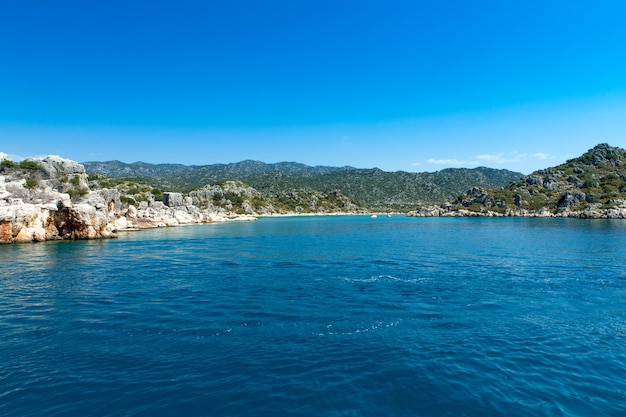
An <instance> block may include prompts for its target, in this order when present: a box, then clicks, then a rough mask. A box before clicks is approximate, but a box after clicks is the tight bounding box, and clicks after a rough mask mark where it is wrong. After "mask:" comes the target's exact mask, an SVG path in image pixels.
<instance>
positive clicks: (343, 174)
mask: <svg viewBox="0 0 626 417" xmlns="http://www.w3.org/2000/svg"><path fill="white" fill-rule="evenodd" d="M83 165H84V166H85V169H86V171H87V173H88V174H98V175H102V176H105V177H109V178H116V179H122V178H124V179H132V180H135V181H137V182H142V183H147V184H149V185H151V186H152V187H155V188H158V189H161V190H163V191H178V192H189V191H191V190H195V189H199V188H201V187H203V186H205V185H207V184H218V183H223V182H225V181H240V182H242V183H245V184H247V185H249V186H251V187H253V188H255V189H257V190H258V191H259V192H260V193H261V194H262V195H264V196H266V197H273V196H276V195H278V194H284V193H289V192H302V191H314V192H323V193H329V192H334V191H339V192H341V193H342V194H343V195H345V196H347V197H349V198H350V199H352V200H353V201H355V202H356V203H357V204H359V205H361V206H363V207H367V208H369V209H374V210H376V209H379V210H383V209H384V210H388V209H392V210H402V211H405V210H410V209H413V208H415V207H416V206H418V205H422V204H440V203H444V202H446V201H450V200H452V199H454V198H456V197H457V196H458V195H459V194H461V193H463V192H465V191H467V190H469V189H471V188H472V187H483V188H501V187H504V186H506V185H507V184H509V183H510V182H511V181H516V180H519V179H520V178H521V177H522V174H521V173H519V172H513V171H509V170H505V169H493V168H485V167H478V168H474V169H466V168H449V169H444V170H441V171H437V172H421V173H414V172H405V171H396V172H386V171H383V170H380V169H378V168H371V169H359V168H354V167H350V166H344V167H331V166H308V165H305V164H301V163H296V162H280V163H274V164H268V163H264V162H261V161H253V160H246V161H242V162H237V163H230V164H212V165H201V166H198V165H182V164H149V163H145V162H135V163H131V164H128V163H124V162H120V161H106V162H84V163H83Z"/></svg>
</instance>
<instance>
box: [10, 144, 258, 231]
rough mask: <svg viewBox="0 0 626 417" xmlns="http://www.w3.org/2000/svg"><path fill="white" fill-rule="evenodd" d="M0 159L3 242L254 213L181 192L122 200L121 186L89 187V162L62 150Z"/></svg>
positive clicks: (222, 218) (183, 222)
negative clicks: (160, 198) (56, 153)
mask: <svg viewBox="0 0 626 417" xmlns="http://www.w3.org/2000/svg"><path fill="white" fill-rule="evenodd" d="M0 164H1V165H0V243H14V242H31V241H44V240H55V239H98V238H108V237H113V236H115V232H116V231H119V230H129V229H144V228H151V227H163V226H176V225H180V224H190V223H207V222H221V221H228V220H233V219H237V220H251V219H254V218H255V217H254V216H250V215H249V216H236V215H234V214H233V213H229V212H228V211H227V210H225V209H223V208H220V209H216V208H215V207H213V206H211V205H208V204H207V205H205V206H204V207H198V206H195V205H194V204H193V197H184V198H183V196H182V195H181V194H177V193H164V194H163V201H155V200H154V198H151V199H149V200H148V201H142V202H139V203H137V205H133V204H128V203H123V202H122V201H121V194H120V191H119V190H117V189H109V188H104V189H97V190H92V189H90V187H89V180H88V177H87V174H86V173H85V168H84V167H83V166H82V165H81V164H79V163H77V162H74V161H71V160H69V159H64V158H60V157H58V156H46V157H43V158H31V159H27V160H25V161H22V162H21V163H20V164H16V163H14V162H12V161H11V160H10V159H8V157H7V155H6V154H2V153H0Z"/></svg>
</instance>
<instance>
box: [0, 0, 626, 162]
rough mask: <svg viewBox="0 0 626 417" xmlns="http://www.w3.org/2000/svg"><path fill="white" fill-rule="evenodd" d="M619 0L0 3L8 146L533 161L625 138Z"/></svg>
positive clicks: (0, 136) (0, 109)
mask: <svg viewBox="0 0 626 417" xmlns="http://www.w3.org/2000/svg"><path fill="white" fill-rule="evenodd" d="M625 18H626V3H624V2H622V1H603V2H594V3H592V2H587V1H579V2H572V1H567V2H566V1H550V2H545V1H541V2H540V1H524V2H509V1H480V0H476V1H472V2H469V1H434V0H431V1H420V0H414V1H389V2H382V1H339V0H335V1H324V0H321V1H315V2H298V1H286V0H285V1H272V0H268V1H238V0H230V1H195V2H190V1H184V0H183V1H176V2H162V1H150V2H147V1H146V2H141V1H124V2H121V1H120V2H118V1H106V2H103V1H102V2H101V1H93V2H85V1H63V0H59V1H28V0H24V1H4V2H2V4H0V151H2V152H5V153H7V154H9V155H12V156H14V157H21V156H36V155H46V154H57V155H61V156H63V157H66V158H70V159H74V160H77V161H81V162H83V161H89V160H112V159H118V160H121V161H125V162H134V161H138V160H141V161H145V162H154V163H159V162H176V163H184V164H210V163H226V162H236V161H241V160H244V159H256V160H261V161H265V162H279V161H297V162H302V163H306V164H309V165H336V166H343V165H351V166H356V167H362V168H371V167H379V168H381V169H384V170H389V171H395V170H405V171H434V170H439V169H442V168H446V167H475V166H480V165H482V166H490V167H495V168H507V169H511V170H516V171H521V172H523V173H529V172H531V171H533V170H535V169H539V168H544V167H548V166H553V165H557V164H559V163H562V162H564V161H565V160H566V159H568V158H571V157H574V156H578V155H580V154H581V153H583V152H585V151H586V150H587V149H589V148H591V147H593V146H594V145H596V144H598V143H601V142H607V143H609V144H611V145H614V146H620V147H625V148H626V46H625V45H626V25H624V23H623V22H624V19H625Z"/></svg>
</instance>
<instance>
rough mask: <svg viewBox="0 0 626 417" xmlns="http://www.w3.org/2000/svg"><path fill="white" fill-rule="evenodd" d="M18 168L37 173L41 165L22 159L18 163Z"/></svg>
mask: <svg viewBox="0 0 626 417" xmlns="http://www.w3.org/2000/svg"><path fill="white" fill-rule="evenodd" d="M20 168H22V169H28V170H31V171H39V170H40V169H41V165H39V163H38V162H37V161H33V160H31V159H24V160H23V161H22V162H20Z"/></svg>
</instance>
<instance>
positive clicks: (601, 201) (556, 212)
mask: <svg viewBox="0 0 626 417" xmlns="http://www.w3.org/2000/svg"><path fill="white" fill-rule="evenodd" d="M430 210H431V209H429V208H422V209H420V210H418V211H417V212H414V213H412V214H414V215H419V213H420V211H421V212H422V213H423V214H425V215H427V213H428V212H429V211H430ZM438 212H439V215H443V214H446V213H450V214H454V212H461V213H464V214H466V215H471V214H475V215H478V214H482V215H515V216H544V217H552V216H559V217H579V218H606V217H608V218H624V217H626V151H625V150H624V149H621V148H618V147H613V146H609V145H608V144H606V143H603V144H599V145H597V146H595V147H594V148H592V149H590V150H589V151H587V152H585V153H584V154H583V155H581V156H580V157H578V158H574V159H570V160H568V161H567V162H565V163H564V164H561V165H558V166H555V167H551V168H546V169H542V170H538V171H535V172H533V173H532V174H530V175H527V176H523V177H522V178H520V179H519V180H516V181H513V182H511V183H510V184H509V185H507V186H506V187H504V188H500V189H495V188H491V189H483V188H479V187H475V188H472V189H471V190H469V191H468V192H466V193H464V194H462V195H460V196H459V197H457V199H456V200H455V201H454V202H453V203H451V204H449V205H447V206H444V207H440V208H438Z"/></svg>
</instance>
